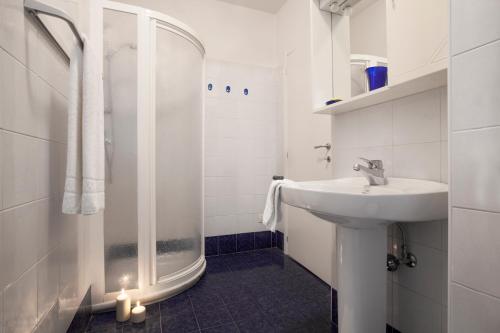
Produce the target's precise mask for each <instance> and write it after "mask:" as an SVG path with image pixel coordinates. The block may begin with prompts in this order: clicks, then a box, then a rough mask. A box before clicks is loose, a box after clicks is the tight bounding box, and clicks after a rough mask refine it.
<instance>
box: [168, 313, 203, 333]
mask: <svg viewBox="0 0 500 333" xmlns="http://www.w3.org/2000/svg"><path fill="white" fill-rule="evenodd" d="M161 328H162V331H163V332H169V333H170V332H176V333H177V332H178V333H182V332H193V331H198V330H199V327H198V323H197V322H196V317H195V316H194V313H193V311H192V310H190V311H183V312H179V313H177V314H175V315H171V316H168V317H163V316H162V318H161Z"/></svg>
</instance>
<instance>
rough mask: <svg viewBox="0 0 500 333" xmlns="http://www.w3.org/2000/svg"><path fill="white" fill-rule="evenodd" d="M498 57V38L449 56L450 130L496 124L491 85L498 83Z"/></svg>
mask: <svg viewBox="0 0 500 333" xmlns="http://www.w3.org/2000/svg"><path fill="white" fill-rule="evenodd" d="M499 7H500V6H499ZM498 26H499V27H500V23H499V24H498ZM499 37H500V36H499ZM499 58H500V41H498V42H496V43H492V44H489V45H486V46H483V47H480V48H478V49H475V50H472V51H470V52H466V53H464V54H460V55H458V56H456V57H453V58H452V66H453V68H455V69H456V70H453V71H452V72H451V80H452V82H453V84H452V85H451V96H452V98H453V99H452V103H451V106H452V108H453V117H452V128H453V130H454V131H456V130H462V129H469V128H479V127H484V126H492V125H500V114H499V112H498V105H499V104H500V94H498V91H497V89H495V88H494V87H498V86H499V85H500V64H499V63H498V59H499Z"/></svg>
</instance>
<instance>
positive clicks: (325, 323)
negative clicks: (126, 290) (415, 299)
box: [87, 233, 337, 333]
mask: <svg viewBox="0 0 500 333" xmlns="http://www.w3.org/2000/svg"><path fill="white" fill-rule="evenodd" d="M262 235H264V234H262ZM267 235H268V236H269V237H272V235H271V234H270V233H268V234H267ZM233 236H234V235H233ZM235 237H236V236H234V237H233V238H231V237H228V238H227V239H224V240H223V241H222V243H219V247H220V246H221V244H222V248H223V251H233V250H234V251H236V238H235ZM265 237H267V236H265ZM269 239H270V240H271V242H272V238H269ZM271 244H272V243H271ZM240 249H241V248H240ZM330 293H332V295H334V296H335V295H336V293H335V291H334V290H333V291H332V290H331V289H330V288H329V287H328V286H327V285H326V284H324V283H323V282H322V281H321V280H319V279H318V278H316V277H315V276H314V275H312V274H311V273H310V272H309V271H307V270H306V269H305V268H304V267H302V266H300V265H299V264H297V263H296V262H295V261H293V260H292V259H290V258H289V257H287V256H286V255H284V254H283V252H282V251H280V250H279V249H276V248H274V249H273V248H266V249H261V250H254V251H248V252H239V253H233V254H228V255H222V256H213V257H208V258H207V270H206V273H205V274H204V275H203V276H202V277H201V278H200V280H199V281H198V282H197V284H196V285H194V286H193V287H192V288H191V289H189V290H187V291H185V292H183V293H181V294H179V295H176V296H174V297H171V298H169V299H167V300H164V301H162V302H159V303H155V304H152V305H147V319H146V322H145V323H143V324H139V325H133V324H131V323H130V322H128V323H117V322H116V321H115V313H114V312H108V313H103V314H95V315H93V316H92V317H91V319H90V322H89V325H88V328H87V332H99V333H107V332H120V333H122V332H149V333H157V332H158V333H161V332H163V333H165V332H168V333H177V332H179V333H180V332H199V333H200V332H203V333H219V332H221V333H222V332H224V333H232V332H240V333H246V332H251V333H260V332H262V333H274V332H294V333H295V332H297V333H300V332H304V333H309V332H314V333H316V332H318V333H321V332H330V333H331V332H337V326H336V325H335V324H331V323H330V319H331V317H332V316H333V313H332V312H331V310H330V305H331V304H330V302H331V301H330ZM335 299H336V298H335ZM335 315H336V311H335Z"/></svg>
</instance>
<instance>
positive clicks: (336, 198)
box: [281, 177, 448, 228]
mask: <svg viewBox="0 0 500 333" xmlns="http://www.w3.org/2000/svg"><path fill="white" fill-rule="evenodd" d="M281 195H282V201H283V202H285V203H286V204H288V205H291V206H295V207H298V208H303V209H305V210H307V211H309V212H311V213H312V214H314V215H316V216H318V217H321V218H323V219H325V220H327V221H330V222H334V223H338V224H344V225H345V226H346V227H355V228H363V227H368V228H370V227H373V224H374V223H375V224H389V223H392V222H395V221H398V222H417V221H429V220H439V219H444V218H446V217H447V216H448V204H447V203H448V186H447V185H446V184H443V183H437V182H432V181H425V180H418V179H405V178H388V179H387V184H386V185H377V186H370V185H368V182H367V181H366V179H365V178H360V177H357V178H341V179H334V180H321V181H311V182H295V183H292V184H291V185H287V186H284V187H283V188H282V192H281Z"/></svg>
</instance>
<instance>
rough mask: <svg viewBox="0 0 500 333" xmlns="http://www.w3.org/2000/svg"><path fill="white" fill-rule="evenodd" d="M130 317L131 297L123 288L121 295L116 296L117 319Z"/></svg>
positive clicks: (120, 320)
mask: <svg viewBox="0 0 500 333" xmlns="http://www.w3.org/2000/svg"><path fill="white" fill-rule="evenodd" d="M129 319H130V297H128V295H127V294H126V293H125V290H124V289H122V291H121V293H120V295H118V297H117V298H116V320H117V321H119V322H123V321H127V320H129Z"/></svg>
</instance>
